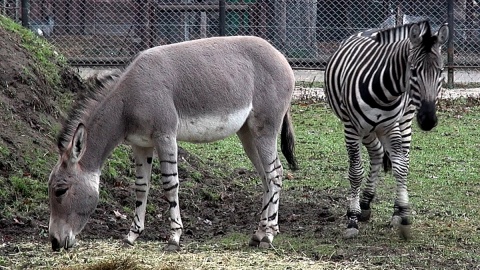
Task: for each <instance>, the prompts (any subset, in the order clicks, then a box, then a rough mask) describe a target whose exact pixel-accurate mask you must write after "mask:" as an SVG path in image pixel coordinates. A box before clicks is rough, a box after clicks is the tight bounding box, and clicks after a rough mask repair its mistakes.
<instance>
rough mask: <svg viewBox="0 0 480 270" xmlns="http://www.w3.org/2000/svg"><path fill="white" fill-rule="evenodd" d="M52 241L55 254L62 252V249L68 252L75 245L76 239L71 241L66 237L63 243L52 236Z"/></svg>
mask: <svg viewBox="0 0 480 270" xmlns="http://www.w3.org/2000/svg"><path fill="white" fill-rule="evenodd" d="M50 241H51V242H52V250H53V251H55V252H58V251H60V249H61V248H62V247H63V248H65V249H66V250H67V249H69V248H72V247H73V245H74V244H75V239H70V238H69V237H66V238H65V240H63V241H59V240H58V239H57V238H56V237H53V236H52V237H50Z"/></svg>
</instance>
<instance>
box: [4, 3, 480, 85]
mask: <svg viewBox="0 0 480 270" xmlns="http://www.w3.org/2000/svg"><path fill="white" fill-rule="evenodd" d="M1 2H2V7H1V8H2V10H1V12H2V13H3V14H6V15H8V16H10V17H12V18H14V19H16V20H18V21H21V20H22V19H23V22H24V24H25V23H26V21H27V22H28V24H29V27H30V28H31V29H32V30H33V31H35V32H37V33H39V34H40V35H43V36H44V37H45V38H46V39H48V40H50V41H51V42H53V43H54V44H55V45H56V46H57V48H58V49H59V50H60V51H61V53H63V54H64V55H65V56H66V57H67V59H68V60H69V61H70V62H71V63H72V64H74V65H80V66H93V65H99V66H108V65H123V64H125V63H127V62H128V61H129V60H130V59H131V58H132V57H133V56H134V55H135V54H136V53H138V52H139V51H141V50H143V49H146V48H148V47H152V46H157V45H163V44H170V43H175V42H180V41H184V40H192V39H198V38H203V37H211V36H218V35H223V34H225V35H256V36H260V37H263V38H265V39H268V40H270V42H272V44H274V45H275V46H276V47H277V48H278V49H279V50H281V51H282V52H283V53H284V54H285V55H286V56H287V58H288V59H289V61H290V63H291V65H292V66H293V67H294V68H302V69H323V68H324V67H325V65H326V62H327V61H328V59H329V57H330V55H331V54H332V53H333V52H334V51H335V49H336V48H337V47H338V44H339V42H340V41H341V40H342V39H344V38H345V37H347V36H349V35H351V34H352V33H355V32H357V31H360V30H363V29H368V28H380V27H391V26H395V25H400V24H403V23H408V22H416V21H420V20H423V19H429V20H430V21H431V24H432V26H433V28H434V29H435V30H436V29H438V28H439V27H440V26H441V25H442V24H444V23H447V22H449V23H450V25H451V29H453V30H454V31H453V32H454V33H453V39H452V41H453V42H451V44H450V46H449V47H448V46H445V50H444V51H445V61H446V67H448V69H449V74H448V75H449V79H452V78H453V77H455V82H456V83H464V84H468V85H469V86H479V87H480V83H479V81H480V0H447V1H442V0H424V1H420V0H419V1H408V0H350V1H347V0H226V3H225V0H220V1H218V0H217V1H212V0H116V1H114V0H1ZM22 3H24V5H23V7H24V8H25V9H27V10H28V13H26V12H25V13H24V14H28V18H27V20H25V18H22V16H21V14H22V12H21V7H22ZM222 4H223V5H222ZM447 52H448V53H447ZM453 72H455V73H453Z"/></svg>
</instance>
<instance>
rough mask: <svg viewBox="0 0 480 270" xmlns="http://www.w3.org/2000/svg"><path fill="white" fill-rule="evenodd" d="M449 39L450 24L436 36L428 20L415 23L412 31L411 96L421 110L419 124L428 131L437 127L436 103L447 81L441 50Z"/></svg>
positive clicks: (410, 59) (410, 57)
mask: <svg viewBox="0 0 480 270" xmlns="http://www.w3.org/2000/svg"><path fill="white" fill-rule="evenodd" d="M447 39H448V27H447V25H443V26H442V27H440V29H439V30H438V32H437V33H436V34H432V32H431V29H430V25H429V23H428V21H426V22H421V23H418V24H412V26H411V28H410V32H409V40H410V54H409V64H410V86H411V96H412V101H413V103H414V104H415V106H416V108H417V122H418V125H419V126H420V128H421V129H422V130H425V131H429V130H431V129H433V128H434V127H435V126H436V125H437V115H436V103H437V97H438V94H439V92H440V89H441V87H442V81H443V76H442V71H443V59H442V55H441V52H440V47H441V46H442V45H443V44H444V43H445V42H446V41H447Z"/></svg>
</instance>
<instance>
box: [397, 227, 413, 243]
mask: <svg viewBox="0 0 480 270" xmlns="http://www.w3.org/2000/svg"><path fill="white" fill-rule="evenodd" d="M398 232H399V234H400V237H401V238H402V239H403V240H410V239H411V238H412V234H411V233H412V231H411V225H400V226H398Z"/></svg>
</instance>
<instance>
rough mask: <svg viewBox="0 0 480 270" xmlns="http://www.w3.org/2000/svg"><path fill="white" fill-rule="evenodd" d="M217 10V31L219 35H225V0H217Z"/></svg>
mask: <svg viewBox="0 0 480 270" xmlns="http://www.w3.org/2000/svg"><path fill="white" fill-rule="evenodd" d="M218 4H219V10H218V33H219V35H220V36H225V32H226V31H225V30H226V25H225V24H226V7H225V0H219V3H218Z"/></svg>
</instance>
